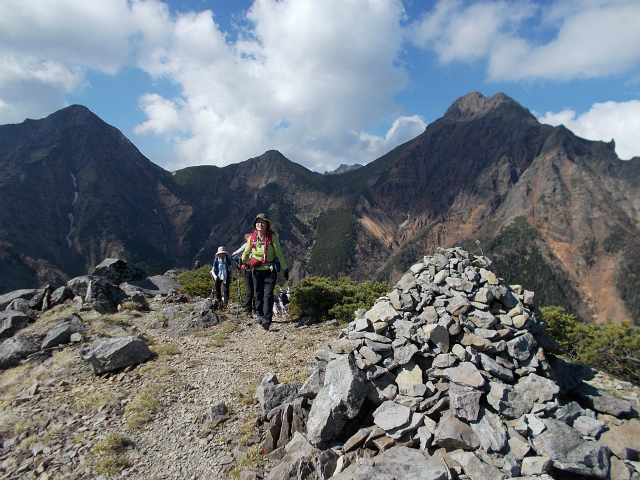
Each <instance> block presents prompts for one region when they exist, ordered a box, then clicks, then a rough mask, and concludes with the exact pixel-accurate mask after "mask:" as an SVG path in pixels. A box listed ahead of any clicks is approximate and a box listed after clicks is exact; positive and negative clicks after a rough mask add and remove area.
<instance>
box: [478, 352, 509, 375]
mask: <svg viewBox="0 0 640 480" xmlns="http://www.w3.org/2000/svg"><path fill="white" fill-rule="evenodd" d="M480 362H481V363H482V368H483V369H484V370H485V371H486V372H487V373H489V374H491V376H493V377H495V378H499V379H501V380H505V381H507V382H513V378H514V377H513V372H512V371H511V370H509V369H508V368H505V367H503V366H502V365H500V364H498V362H496V361H495V360H494V359H493V358H491V357H490V356H489V355H486V354H484V353H480Z"/></svg>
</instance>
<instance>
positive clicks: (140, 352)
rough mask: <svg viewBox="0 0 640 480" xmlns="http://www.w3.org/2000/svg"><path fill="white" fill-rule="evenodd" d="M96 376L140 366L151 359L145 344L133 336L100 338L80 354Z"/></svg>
mask: <svg viewBox="0 0 640 480" xmlns="http://www.w3.org/2000/svg"><path fill="white" fill-rule="evenodd" d="M80 356H81V358H82V359H83V360H84V361H85V362H87V363H88V364H89V367H90V368H91V371H92V372H93V373H94V374H96V375H99V374H102V373H105V372H109V371H113V370H117V369H120V368H125V367H130V366H133V365H137V364H140V363H142V362H144V361H146V360H148V359H149V358H151V351H150V350H149V347H148V346H147V344H146V343H145V342H144V341H143V340H142V339H140V338H138V337H135V336H128V337H118V338H102V339H99V340H96V341H95V342H93V343H92V344H91V345H90V346H89V347H88V348H86V349H83V350H82V351H81V352H80Z"/></svg>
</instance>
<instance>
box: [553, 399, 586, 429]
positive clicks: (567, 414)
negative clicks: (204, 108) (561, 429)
mask: <svg viewBox="0 0 640 480" xmlns="http://www.w3.org/2000/svg"><path fill="white" fill-rule="evenodd" d="M583 414H584V410H583V409H582V407H581V406H580V405H579V404H578V403H577V402H569V403H567V404H566V405H564V406H562V407H561V408H559V409H558V410H556V412H555V414H554V417H555V419H556V420H560V421H561V422H564V423H566V424H567V425H571V424H572V423H573V421H574V420H575V419H576V418H578V417H579V416H580V415H583Z"/></svg>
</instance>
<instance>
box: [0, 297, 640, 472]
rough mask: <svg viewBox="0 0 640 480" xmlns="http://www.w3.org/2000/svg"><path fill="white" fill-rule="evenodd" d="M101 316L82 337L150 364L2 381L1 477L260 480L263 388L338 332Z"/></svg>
mask: <svg viewBox="0 0 640 480" xmlns="http://www.w3.org/2000/svg"><path fill="white" fill-rule="evenodd" d="M150 307H151V311H149V312H144V313H143V312H137V311H126V310H125V311H123V312H120V313H118V314H114V315H100V314H98V313H97V312H95V311H94V310H92V309H89V308H87V307H82V309H81V310H80V311H79V312H78V313H79V315H80V316H81V317H82V320H83V321H84V322H86V323H88V324H90V325H91V328H90V330H89V331H87V332H86V333H84V335H85V338H89V337H94V338H95V337H97V336H101V335H107V336H121V335H131V334H142V335H143V336H144V337H145V338H146V339H147V341H148V343H149V345H150V347H151V349H152V351H153V352H154V353H155V354H156V357H155V358H154V359H153V360H151V361H148V362H146V363H144V364H143V365H139V366H137V367H135V368H131V369H127V370H125V371H119V372H116V373H110V374H106V375H101V376H96V375H94V374H93V373H92V372H91V370H90V369H89V367H88V366H87V364H86V363H84V362H83V361H82V360H81V359H80V357H79V352H80V350H81V349H82V348H83V346H86V343H84V344H83V343H82V342H79V343H77V344H75V345H73V346H67V347H66V348H63V349H60V350H59V351H57V352H56V353H55V354H54V355H53V356H52V357H50V358H48V359H46V360H44V362H42V359H40V360H38V357H37V356H36V357H34V358H33V359H32V361H31V362H29V363H26V364H24V365H21V366H19V367H16V368H12V369H9V370H5V371H3V372H2V373H0V402H1V403H0V412H1V413H0V435H1V437H0V440H1V441H2V447H3V448H2V450H0V453H1V454H0V474H1V476H0V478H3V479H56V478H61V479H62V478H73V479H89V478H127V479H139V480H142V479H144V480H150V479H155V480H160V479H178V478H179V479H212V480H213V479H226V478H242V475H241V472H245V473H246V472H247V471H249V470H250V469H252V468H259V469H262V470H263V471H265V472H266V471H268V470H269V468H270V465H269V464H268V462H267V463H265V459H264V458H263V457H261V456H260V454H259V448H258V445H259V443H260V437H259V435H260V433H259V429H258V425H259V422H260V420H259V419H260V407H259V405H257V404H256V403H255V402H254V400H253V396H254V393H255V390H256V388H257V386H258V384H259V383H260V381H261V379H262V378H263V377H264V376H265V375H266V374H268V373H275V374H276V375H277V376H278V379H279V380H280V381H281V382H287V381H292V380H299V381H301V382H304V380H306V378H307V377H308V375H309V374H310V372H311V368H312V367H313V366H314V365H315V361H314V355H313V354H314V352H315V351H316V350H318V349H319V348H320V347H322V346H326V345H328V344H330V343H332V342H333V341H335V340H336V338H337V337H338V333H339V328H340V327H339V326H338V325H337V324H335V323H331V322H330V323H328V324H322V325H313V326H309V327H302V328H300V327H298V326H297V323H296V322H293V321H291V320H290V319H288V318H286V317H276V319H275V320H276V321H275V322H274V323H273V325H272V328H271V330H270V331H265V330H263V329H262V328H261V327H260V326H258V325H257V324H255V323H253V322H252V320H251V319H250V318H248V317H246V316H244V315H239V314H237V312H236V310H235V308H231V309H229V310H227V311H224V312H222V313H221V315H220V317H221V319H222V320H223V321H222V322H221V323H220V324H218V325H214V326H211V327H208V328H202V327H197V326H195V324H193V323H190V322H189V321H188V311H189V304H186V305H182V306H180V307H179V310H181V311H182V312H183V313H184V315H182V316H178V318H177V319H174V321H167V317H166V315H165V312H166V305H163V304H162V303H161V302H160V301H159V300H158V301H156V302H152V303H151V305H150ZM73 312H77V305H76V304H74V303H73V302H68V303H67V304H66V305H65V306H59V307H56V308H54V309H53V310H51V311H48V312H46V313H44V314H42V316H41V317H40V319H38V321H37V322H35V323H34V324H32V325H31V326H30V327H28V329H26V330H25V332H28V331H33V332H34V333H39V332H41V331H45V330H46V329H47V328H50V326H51V325H52V324H54V323H55V322H58V321H59V320H60V319H61V318H63V317H65V316H67V315H69V314H70V313H73ZM590 383H593V384H595V385H596V386H599V387H601V388H604V389H606V390H607V391H609V392H611V393H613V394H614V395H616V396H618V397H621V398H625V399H627V400H629V401H630V402H631V403H632V404H633V405H634V406H635V408H636V410H640V387H638V386H634V385H632V384H630V383H627V382H620V381H617V380H614V379H612V378H610V377H607V376H606V375H602V374H599V375H597V376H596V378H595V379H594V380H592V381H591V382H590Z"/></svg>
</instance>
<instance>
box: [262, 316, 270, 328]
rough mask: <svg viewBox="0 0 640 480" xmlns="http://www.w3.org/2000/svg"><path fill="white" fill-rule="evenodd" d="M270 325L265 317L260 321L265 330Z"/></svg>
mask: <svg viewBox="0 0 640 480" xmlns="http://www.w3.org/2000/svg"><path fill="white" fill-rule="evenodd" d="M270 327H271V322H270V321H269V320H267V319H266V318H265V319H264V320H263V322H262V328H264V329H265V330H269V328H270Z"/></svg>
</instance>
